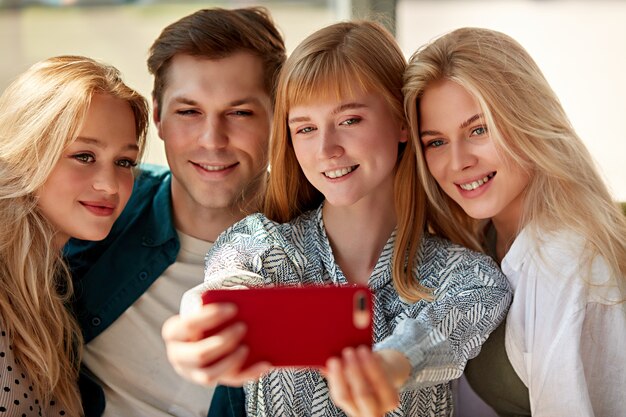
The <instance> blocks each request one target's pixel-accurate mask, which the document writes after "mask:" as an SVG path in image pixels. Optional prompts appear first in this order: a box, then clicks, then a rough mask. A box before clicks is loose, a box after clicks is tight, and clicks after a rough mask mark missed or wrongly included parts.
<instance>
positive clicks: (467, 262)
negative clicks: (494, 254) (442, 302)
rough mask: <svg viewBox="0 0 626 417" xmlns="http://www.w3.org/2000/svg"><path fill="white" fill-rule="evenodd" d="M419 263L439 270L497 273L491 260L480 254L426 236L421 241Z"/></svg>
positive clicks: (496, 266)
mask: <svg viewBox="0 0 626 417" xmlns="http://www.w3.org/2000/svg"><path fill="white" fill-rule="evenodd" d="M420 256H421V259H420V262H421V264H422V265H424V266H428V265H432V266H433V267H435V266H436V267H440V268H454V269H471V270H476V269H477V268H478V269H485V270H495V271H499V270H500V268H499V267H498V265H497V264H496V263H495V261H494V260H493V259H491V258H490V257H489V256H487V255H486V254H484V253H482V252H476V251H473V250H471V249H468V248H466V247H464V246H461V245H457V244H455V243H452V242H450V241H449V240H446V239H443V238H440V237H437V236H433V235H426V236H424V238H423V239H422V250H421V254H420Z"/></svg>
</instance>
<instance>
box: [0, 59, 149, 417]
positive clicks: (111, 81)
mask: <svg viewBox="0 0 626 417" xmlns="http://www.w3.org/2000/svg"><path fill="white" fill-rule="evenodd" d="M94 94H107V95H110V96H112V97H115V98H119V99H121V100H124V101H126V102H127V103H128V104H129V105H130V107H131V109H132V111H133V114H134V116H135V128H136V133H137V144H138V146H139V149H140V152H141V150H142V149H143V145H144V142H145V138H146V132H147V126H148V120H149V119H148V117H149V113H148V104H147V102H146V100H145V99H144V98H143V97H142V96H141V95H139V94H138V93H137V92H135V91H134V90H132V89H131V88H129V87H127V86H126V85H125V84H124V83H123V82H122V80H121V78H120V74H119V72H118V71H117V69H115V68H114V67H111V66H108V65H104V64H100V63H98V62H96V61H94V60H91V59H89V58H85V57H79V56H59V57H54V58H50V59H47V60H44V61H41V62H39V63H37V64H35V65H33V66H32V67H31V68H30V69H28V70H27V71H26V72H25V73H23V74H22V75H21V76H20V77H18V78H17V80H15V81H14V82H13V83H12V84H11V85H9V87H8V88H7V89H6V90H5V92H4V93H3V94H2V96H1V97H0V224H2V227H1V228H0V320H1V321H2V323H3V325H4V326H5V327H6V329H7V333H8V334H7V336H8V337H9V340H11V345H12V349H13V352H14V354H15V358H16V362H19V363H20V364H21V366H23V368H24V369H25V371H26V372H27V374H28V377H29V378H30V379H31V380H32V381H33V389H34V390H35V393H36V394H37V395H38V396H39V399H40V401H41V400H42V401H43V402H44V404H47V403H48V402H49V401H50V400H51V399H54V400H56V401H57V402H59V403H61V404H63V406H64V407H65V410H66V412H67V414H68V415H71V416H78V415H82V414H83V412H82V406H81V403H80V395H79V393H78V390H77V388H76V387H77V380H78V365H79V363H80V351H81V348H82V337H81V332H80V329H79V327H78V324H77V323H76V322H75V320H74V318H73V316H72V315H71V313H70V312H69V310H68V309H69V307H68V303H69V301H70V299H71V297H72V281H71V277H70V274H69V271H68V269H67V267H66V266H65V264H64V262H63V259H62V253H61V250H60V249H59V248H55V247H53V245H52V243H51V242H52V241H53V236H54V235H55V232H56V231H55V230H54V229H53V227H52V226H51V225H50V223H49V222H48V221H47V220H46V219H45V217H43V215H42V214H41V213H40V211H39V210H38V208H37V192H38V190H39V189H40V188H41V187H42V185H43V184H44V183H45V182H46V180H47V178H48V176H49V175H50V173H51V171H52V170H53V168H54V167H55V165H56V163H57V161H58V160H59V159H60V157H61V155H62V153H63V151H64V150H65V148H66V147H67V146H68V145H69V144H71V143H72V142H73V141H74V140H75V139H76V137H77V136H78V134H79V132H80V130H81V127H82V124H83V122H84V120H85V117H86V114H87V111H88V109H89V105H90V103H91V98H92V97H93V95H94Z"/></svg>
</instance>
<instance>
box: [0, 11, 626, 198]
mask: <svg viewBox="0 0 626 417" xmlns="http://www.w3.org/2000/svg"><path fill="white" fill-rule="evenodd" d="M250 5H263V6H265V7H267V8H268V9H269V10H270V11H271V13H272V15H273V17H274V19H275V21H276V23H277V25H278V27H279V28H280V29H281V30H282V32H283V35H284V36H285V39H286V44H287V48H288V50H289V51H291V50H293V48H294V47H295V46H296V45H297V44H298V43H299V42H300V41H301V40H302V39H304V37H306V36H307V35H308V34H310V33H311V32H313V31H315V30H316V29H319V28H321V27H323V26H326V25H328V24H330V23H333V22H335V21H339V20H345V19H349V18H352V17H377V18H382V19H383V20H384V22H385V23H386V25H387V26H388V27H389V28H390V29H391V30H392V31H393V32H394V33H395V34H396V37H397V39H398V41H399V43H400V46H401V48H402V50H403V51H404V53H405V55H406V56H407V57H409V56H410V55H411V54H412V53H413V52H414V51H415V50H416V49H417V48H418V47H419V46H420V45H422V44H424V43H425V42H428V41H429V40H431V39H432V38H434V37H436V36H438V35H440V34H443V33H445V32H447V31H449V30H452V29H455V28H457V27H461V26H480V27H487V28H491V29H496V30H500V31H503V32H505V33H507V34H509V35H511V36H513V37H514V38H515V39H517V40H518V41H519V42H520V43H521V44H522V45H524V46H525V47H526V48H527V49H528V51H529V52H530V53H531V55H532V56H533V57H534V58H535V60H536V61H537V62H538V64H539V66H540V67H541V68H542V69H543V71H544V74H545V75H546V77H547V78H548V80H549V81H550V83H551V85H552V87H553V88H554V90H555V91H556V93H557V94H558V95H559V97H560V99H561V101H562V103H563V105H564V107H565V109H566V111H567V112H568V114H569V116H570V118H571V120H572V123H573V125H574V127H575V128H576V130H577V131H578V133H579V134H580V136H581V137H582V138H583V140H584V141H585V142H586V144H587V146H588V147H589V149H590V151H591V153H592V154H593V156H594V158H595V160H596V162H597V164H598V166H599V168H600V170H601V172H602V173H603V175H604V176H605V178H606V179H607V182H608V183H609V186H610V187H611V190H612V192H613V195H614V196H615V198H616V199H618V200H621V201H626V126H625V125H624V122H625V121H626V77H624V76H623V74H626V25H625V24H624V22H626V0H596V1H591V0H589V1H585V0H482V1H478V0H313V1H305V0H290V1H278V0H274V1H258V2H250V1H244V0H231V1H223V2H206V1H202V2H200V1H197V2H192V1H171V0H170V1H164V0H0V90H3V89H4V88H5V87H6V86H7V85H8V84H9V83H10V82H11V80H12V79H14V78H15V77H16V76H17V74H19V73H20V72H22V71H24V70H25V69H26V68H28V67H29V66H30V65H32V64H33V63H35V62H36V61H38V60H41V59H43V58H46V57H49V56H52V55H59V54H81V55H87V56H91V57H93V58H96V59H99V60H102V61H105V62H107V63H110V64H113V65H115V66H117V67H118V68H119V69H120V70H121V71H122V73H123V74H124V77H125V80H126V81H127V82H128V83H129V84H130V85H131V86H133V87H134V88H136V89H138V90H139V91H140V92H141V93H143V94H144V95H145V96H146V97H149V96H150V92H151V87H152V80H151V77H150V75H149V74H148V71H147V69H146V64H145V61H146V57H147V51H148V48H149V47H150V45H151V44H152V41H153V40H154V39H155V38H156V37H157V36H158V34H159V33H160V31H161V29H163V28H164V27H165V26H166V25H168V24H169V23H171V22H173V21H175V20H177V19H179V18H181V17H183V16H185V15H187V14H189V13H192V12H194V11H195V10H198V9H200V8H206V7H212V6H219V7H226V8H234V7H244V6H250ZM149 143H150V146H149V149H148V153H147V156H146V158H147V160H148V161H149V162H155V163H160V164H165V157H164V154H163V147H162V144H161V141H160V140H159V139H158V137H157V135H156V134H155V132H154V130H151V133H150V139H149Z"/></svg>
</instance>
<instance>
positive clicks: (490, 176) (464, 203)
mask: <svg viewBox="0 0 626 417" xmlns="http://www.w3.org/2000/svg"><path fill="white" fill-rule="evenodd" d="M418 111H419V116H420V132H419V136H420V140H421V143H422V149H423V150H424V156H425V158H426V162H427V164H428V169H429V171H430V173H431V174H432V176H433V177H434V179H435V180H436V181H437V183H438V184H439V186H440V187H441V188H442V189H443V191H444V192H445V193H446V194H448V195H449V196H450V197H451V198H452V199H453V200H454V201H456V202H457V203H458V204H459V205H460V206H461V207H462V208H463V210H464V211H465V212H466V213H467V214H468V215H469V216H471V217H473V218H475V219H489V218H493V219H494V220H502V221H504V222H510V224H517V222H518V221H519V218H520V216H521V209H522V202H523V201H522V194H523V193H522V191H523V190H524V189H525V188H526V186H527V185H528V181H529V176H528V174H527V173H526V172H525V171H524V170H523V169H522V168H521V167H520V166H519V165H517V164H515V163H514V162H513V161H512V160H510V159H505V158H503V157H502V154H501V153H499V152H498V151H497V149H496V145H495V143H494V141H493V140H492V138H491V136H490V134H489V131H488V129H487V125H486V123H485V120H484V118H483V114H482V111H481V108H480V105H479V104H478V101H477V100H476V99H475V98H474V97H473V96H472V95H471V94H470V93H469V92H468V91H467V90H466V89H465V88H463V87H462V86H460V85H459V84H457V83H455V82H453V81H450V80H442V81H438V82H436V83H434V84H432V85H430V86H429V87H428V88H427V89H426V90H425V92H424V94H423V96H422V98H421V99H420V102H419V109H418Z"/></svg>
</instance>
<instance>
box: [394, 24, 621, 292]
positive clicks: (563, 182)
mask: <svg viewBox="0 0 626 417" xmlns="http://www.w3.org/2000/svg"><path fill="white" fill-rule="evenodd" d="M442 79H448V80H451V81H453V82H455V83H457V84H459V85H461V86H462V87H464V88H465V89H466V90H467V91H468V92H469V93H470V94H472V95H473V96H474V97H475V98H476V100H477V101H478V103H479V105H480V107H481V109H482V111H483V114H484V118H485V120H486V123H487V126H488V129H489V132H490V136H491V138H492V140H493V141H494V142H495V144H496V147H497V149H498V150H499V151H500V152H502V154H503V155H504V156H505V157H507V158H510V159H511V160H512V161H513V163H516V164H519V165H520V166H521V167H522V168H523V169H525V170H526V171H527V172H529V173H530V174H531V175H530V177H531V178H530V181H529V184H528V186H527V188H526V189H525V191H524V208H523V217H522V221H521V224H520V227H524V226H527V227H529V228H530V230H531V233H532V234H533V236H534V238H535V241H536V242H539V241H540V236H541V234H543V233H545V232H551V231H558V230H563V229H566V230H572V231H574V232H576V233H577V234H579V235H581V236H583V237H584V238H585V241H586V247H585V255H586V256H584V260H583V263H584V262H590V261H591V260H592V259H594V258H595V257H596V256H601V257H602V258H604V259H605V260H606V262H607V264H608V265H609V268H610V270H611V272H612V275H613V277H612V278H614V279H616V280H617V283H618V286H619V288H620V289H621V292H622V297H624V294H625V291H624V288H625V286H626V283H625V280H626V219H625V217H624V215H623V214H622V212H621V209H620V208H619V206H618V204H617V203H616V202H615V201H613V199H612V197H611V194H610V192H609V190H608V188H607V186H606V185H605V183H604V181H603V180H602V178H601V176H600V174H599V173H598V171H597V170H596V167H595V165H594V162H593V160H592V158H591V155H590V154H589V152H588V150H587V149H586V148H585V145H584V144H583V142H582V140H581V139H580V138H579V137H578V135H577V134H576V132H575V131H574V129H573V127H572V125H571V123H570V121H569V119H568V117H567V115H566V114H565V111H564V110H563V107H562V106H561V103H560V102H559V100H558V98H557V96H556V94H555V93H554V91H553V90H552V89H551V88H550V86H549V84H548V82H547V80H546V79H545V77H544V76H543V74H542V72H541V70H540V69H539V67H538V66H537V64H536V63H535V62H534V60H533V59H532V58H531V57H530V55H529V54H528V53H527V52H526V50H525V49H524V48H523V47H522V46H521V45H520V44H519V43H517V42H516V41H515V40H514V39H512V38H511V37H509V36H507V35H505V34H503V33H500V32H496V31H493V30H487V29H479V28H462V29H458V30H455V31H453V32H450V33H448V34H446V35H444V36H442V37H440V38H438V39H436V40H435V41H433V42H432V43H430V44H428V45H426V46H424V47H422V48H421V49H419V50H418V51H417V52H416V53H415V54H414V55H413V56H412V57H411V59H410V61H409V66H408V68H407V71H406V73H405V87H404V93H405V111H406V114H407V118H408V120H409V124H410V127H411V135H412V141H413V143H414V144H415V146H416V148H417V154H418V165H419V172H420V176H421V180H422V182H423V184H424V187H425V189H426V193H427V195H428V197H429V199H430V201H431V203H432V204H433V206H434V214H435V216H436V217H437V218H438V222H437V224H438V225H443V227H442V228H440V230H439V232H441V233H443V234H444V235H446V236H447V237H449V238H451V239H452V240H454V241H457V242H460V243H462V244H465V245H467V246H470V247H473V248H480V247H481V246H482V245H483V244H484V236H483V234H482V232H483V228H482V227H481V225H480V224H479V222H477V221H475V220H474V219H471V218H470V217H469V216H468V215H466V214H465V212H464V211H463V210H462V209H461V207H460V206H459V205H458V204H456V203H455V202H454V201H453V200H452V199H451V198H450V197H448V196H447V195H445V193H444V192H443V191H442V190H441V188H440V187H439V186H438V185H437V182H436V181H435V180H434V178H433V177H432V176H431V175H430V173H429V171H428V167H427V164H426V161H425V158H424V154H423V151H422V147H421V141H420V138H419V114H418V109H419V100H420V98H421V97H422V95H423V93H424V91H425V90H426V89H427V88H428V87H429V86H430V85H431V84H432V83H434V82H437V81H439V80H442ZM583 266H584V265H583ZM587 267H589V268H590V267H591V265H590V264H589V265H587Z"/></svg>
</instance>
